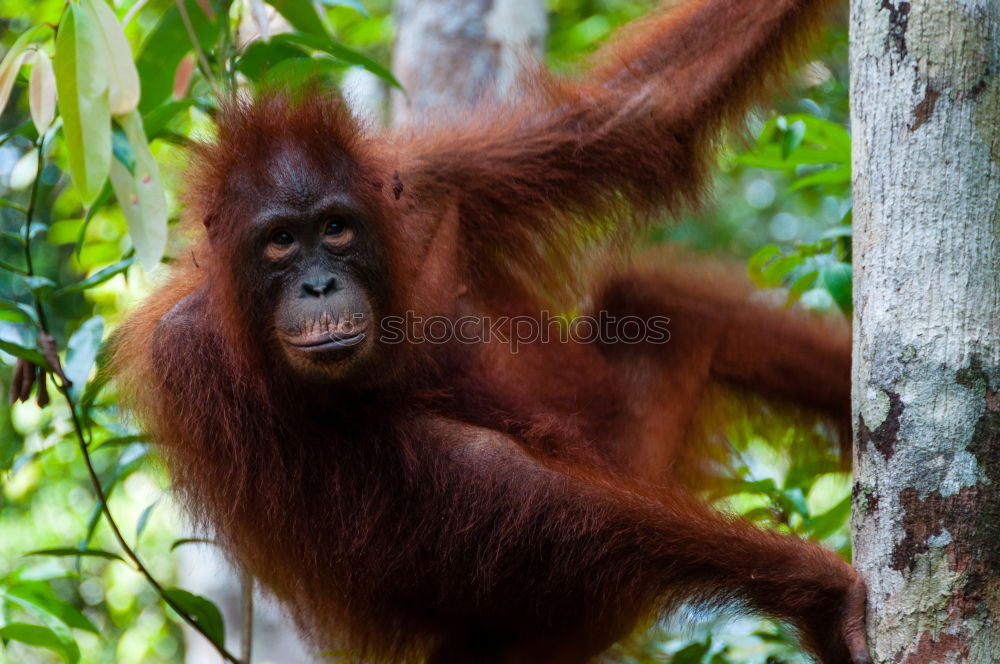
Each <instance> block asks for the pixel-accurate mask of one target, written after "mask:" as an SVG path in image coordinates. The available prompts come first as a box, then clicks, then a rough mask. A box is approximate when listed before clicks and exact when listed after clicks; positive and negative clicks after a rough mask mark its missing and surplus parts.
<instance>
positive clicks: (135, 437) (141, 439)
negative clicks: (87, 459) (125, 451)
mask: <svg viewBox="0 0 1000 664" xmlns="http://www.w3.org/2000/svg"><path fill="white" fill-rule="evenodd" d="M148 442H149V436H147V435H146V434H132V435H130V436H115V437H113V438H108V439H107V440H105V441H102V442H101V443H100V444H98V445H97V446H96V447H94V450H99V449H101V448H102V447H115V446H118V447H120V446H122V445H131V444H133V443H148Z"/></svg>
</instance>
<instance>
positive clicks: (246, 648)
mask: <svg viewBox="0 0 1000 664" xmlns="http://www.w3.org/2000/svg"><path fill="white" fill-rule="evenodd" d="M253 585H254V583H253V575H252V574H250V572H248V571H247V570H245V569H241V570H240V590H241V591H242V597H241V598H240V659H241V660H243V664H250V659H251V657H252V656H253Z"/></svg>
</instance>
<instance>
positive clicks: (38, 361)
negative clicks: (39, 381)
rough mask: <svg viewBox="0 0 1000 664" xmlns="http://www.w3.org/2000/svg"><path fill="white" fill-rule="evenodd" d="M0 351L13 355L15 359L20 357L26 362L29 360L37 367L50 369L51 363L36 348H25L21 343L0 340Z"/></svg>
mask: <svg viewBox="0 0 1000 664" xmlns="http://www.w3.org/2000/svg"><path fill="white" fill-rule="evenodd" d="M0 350H2V351H3V352H5V353H9V354H11V355H13V356H14V357H20V358H23V359H25V360H28V361H29V362H31V363H32V364H34V365H35V366H39V367H43V368H45V369H49V368H50V367H49V363H48V361H47V360H46V359H45V357H43V356H42V354H41V353H39V352H38V351H37V350H35V349H34V348H25V347H24V346H22V345H21V344H19V343H15V342H13V341H4V340H2V339H0Z"/></svg>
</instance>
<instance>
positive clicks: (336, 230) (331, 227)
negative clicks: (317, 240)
mask: <svg viewBox="0 0 1000 664" xmlns="http://www.w3.org/2000/svg"><path fill="white" fill-rule="evenodd" d="M346 228H347V227H346V226H345V225H344V222H342V221H339V220H337V219H332V220H330V221H328V222H327V224H326V228H324V229H323V235H328V236H334V235H340V234H341V233H343V232H344V230H345V229H346Z"/></svg>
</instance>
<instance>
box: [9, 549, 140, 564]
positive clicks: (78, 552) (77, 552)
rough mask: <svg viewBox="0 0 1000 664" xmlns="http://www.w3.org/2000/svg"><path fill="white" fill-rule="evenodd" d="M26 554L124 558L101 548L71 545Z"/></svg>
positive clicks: (60, 556) (108, 558) (121, 560)
mask: <svg viewBox="0 0 1000 664" xmlns="http://www.w3.org/2000/svg"><path fill="white" fill-rule="evenodd" d="M24 555H26V556H56V557H59V558H70V557H72V558H77V557H81V558H106V559H107V560H117V561H119V562H125V559H124V558H122V557H121V556H119V555H118V554H117V553H112V552H111V551H105V550H103V549H90V548H87V549H74V548H72V547H61V548H55V549H38V550H36V551H29V552H28V553H26V554H24Z"/></svg>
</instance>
